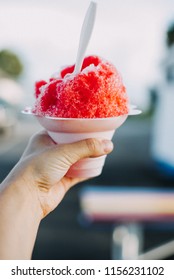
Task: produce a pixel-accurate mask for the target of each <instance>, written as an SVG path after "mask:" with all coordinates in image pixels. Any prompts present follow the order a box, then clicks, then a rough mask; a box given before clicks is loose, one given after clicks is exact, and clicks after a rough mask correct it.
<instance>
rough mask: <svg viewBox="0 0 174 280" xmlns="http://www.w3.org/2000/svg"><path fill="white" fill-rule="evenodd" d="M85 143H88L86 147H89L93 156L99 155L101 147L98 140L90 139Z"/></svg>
mask: <svg viewBox="0 0 174 280" xmlns="http://www.w3.org/2000/svg"><path fill="white" fill-rule="evenodd" d="M85 141H86V145H87V147H88V149H89V151H90V152H91V153H92V154H96V153H99V151H100V146H99V143H98V140H97V139H93V138H90V139H86V140H85Z"/></svg>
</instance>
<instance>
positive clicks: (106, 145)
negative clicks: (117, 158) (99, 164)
mask: <svg viewBox="0 0 174 280" xmlns="http://www.w3.org/2000/svg"><path fill="white" fill-rule="evenodd" d="M102 145H103V149H104V152H105V153H109V152H111V151H112V150H113V147H114V145H113V143H112V141H110V140H103V141H102Z"/></svg>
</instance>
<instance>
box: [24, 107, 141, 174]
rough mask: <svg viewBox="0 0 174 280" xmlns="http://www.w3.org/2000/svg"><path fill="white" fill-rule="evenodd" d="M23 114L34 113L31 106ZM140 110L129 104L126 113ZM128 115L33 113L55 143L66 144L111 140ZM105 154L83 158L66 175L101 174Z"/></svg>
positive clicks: (135, 113) (134, 112)
mask: <svg viewBox="0 0 174 280" xmlns="http://www.w3.org/2000/svg"><path fill="white" fill-rule="evenodd" d="M22 112H23V113H24V114H30V115H35V114H33V113H32V110H31V108H29V107H28V108H26V109H25V110H24V111H22ZM140 113H141V111H140V110H138V109H136V108H135V106H132V105H130V110H129V114H128V115H137V114H140ZM128 115H122V116H119V117H112V118H96V119H75V118H56V117H43V116H38V115H35V117H36V118H37V120H38V121H39V123H40V124H41V126H43V127H44V128H45V129H46V130H47V132H48V134H49V135H50V137H51V138H52V139H53V141H54V142H55V143H57V144H67V143H73V142H77V141H80V140H83V139H88V138H103V139H109V140H111V139H112V137H113V135H114V132H115V130H116V129H117V128H118V127H120V126H121V125H122V124H123V123H124V122H125V120H126V119H127V117H128ZM105 159H106V156H100V157H96V158H85V159H82V160H80V161H78V162H76V163H75V164H74V165H72V166H71V167H70V169H69V170H68V172H67V174H66V175H67V176H68V177H79V178H90V177H95V176H98V175H100V174H101V172H102V169H103V166H104V163H105Z"/></svg>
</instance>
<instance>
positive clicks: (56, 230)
mask: <svg viewBox="0 0 174 280" xmlns="http://www.w3.org/2000/svg"><path fill="white" fill-rule="evenodd" d="M97 2H98V10H97V18H96V23H95V27H94V31H93V34H92V38H91V40H90V43H89V47H88V49H87V55H88V54H97V55H99V56H102V57H104V58H106V59H108V60H109V61H111V62H113V64H114V65H115V66H116V67H117V69H118V70H119V71H120V72H121V73H122V77H123V81H124V84H125V85H126V88H127V92H128V95H129V98H130V101H131V103H132V104H136V105H137V106H138V107H139V108H140V109H141V110H142V111H143V113H142V114H141V115H139V116H136V117H135V116H134V117H129V118H128V120H127V121H126V123H125V124H124V125H123V126H122V127H121V128H120V129H119V130H118V131H117V132H116V134H115V135H114V138H113V142H114V144H115V149H114V151H113V153H112V154H111V155H109V156H108V158H107V160H106V164H105V167H104V170H103V173H102V175H101V176H99V177H96V178H94V179H91V180H89V181H88V182H87V183H85V184H79V185H78V186H76V187H75V188H73V189H72V190H71V191H69V193H68V194H67V195H66V197H65V199H64V201H63V202H62V203H61V205H60V206H59V207H58V208H57V209H56V210H55V211H54V212H53V213H51V214H50V215H49V216H48V217H47V218H46V219H45V220H44V221H43V222H42V224H41V226H40V231H39V234H38V238H37V241H36V245H35V249H34V253H33V258H34V259H111V258H114V256H113V253H112V251H113V232H114V230H115V226H116V227H117V226H120V225H122V224H125V220H124V221H121V220H119V221H118V220H117V219H116V218H115V219H114V220H112V221H110V222H108V221H107V222H106V221H105V220H103V221H95V222H92V221H89V220H88V219H87V218H86V217H85V215H82V214H83V213H82V212H83V209H82V208H81V203H80V200H81V196H80V193H81V190H82V189H83V188H84V187H85V186H86V185H87V186H89V187H90V186H95V188H99V189H100V191H101V192H102V188H103V189H104V190H105V189H106V187H107V186H108V187H111V188H112V189H113V191H114V190H117V188H119V187H127V188H129V190H130V191H131V190H132V188H133V189H135V188H136V189H137V190H139V189H142V188H143V189H145V190H146V191H147V192H149V191H150V190H151V189H153V190H154V189H155V190H156V191H158V192H159V191H160V192H165V190H169V191H170V192H171V193H172V191H174V125H173V123H174V110H173V107H174V5H173V0H153V1H150V0H116V1H113V0H98V1H97ZM88 5H89V1H87V0H84V1H80V0H71V1H70V0H64V1H61V0H57V1H53V0H49V1H48V0H42V1H41V0H35V1H33V0H30V1H29V0H26V1H22V0H13V1H12V0H6V1H4V0H0V180H1V181H2V180H3V179H4V178H5V176H6V175H7V174H8V173H9V171H10V170H11V169H12V167H13V166H14V165H15V164H16V162H17V161H18V159H19V158H20V156H21V154H22V152H23V150H24V149H25V147H26V145H27V142H28V139H29V138H30V136H31V135H32V134H33V133H34V132H36V131H38V130H39V129H40V126H39V124H38V123H37V122H36V120H35V119H34V118H33V117H31V116H26V115H22V114H21V110H22V109H23V108H24V107H26V106H32V105H33V103H34V94H33V93H34V83H35V81H37V80H40V79H46V80H47V79H48V78H49V76H50V74H51V73H54V72H56V71H57V70H59V68H60V67H61V66H62V65H68V64H73V63H74V62H75V59H76V53H77V47H78V41H79V35H80V30H81V25H82V22H83V18H84V15H85V12H86V10H87V8H88ZM123 204H124V200H123ZM125 207H126V205H125ZM128 211H129V209H128ZM173 217H174V211H173V212H172V211H171V213H170V221H169V220H167V221H165V220H164V219H162V218H161V220H160V221H159V219H158V221H155V222H154V221H153V223H152V221H151V222H149V221H148V220H145V219H144V218H142V220H140V221H138V222H137V221H136V220H134V221H133V222H134V223H136V224H138V225H140V224H141V228H143V248H142V250H143V251H148V250H150V249H151V248H154V247H156V246H160V245H162V244H164V243H166V242H168V241H172V240H173V236H174V221H172V219H173ZM123 222H124V223H123ZM129 222H131V223H132V220H131V221H129V219H128V218H126V224H129ZM117 257H118V256H117ZM164 258H168V259H173V258H174V249H173V252H171V251H170V252H169V254H166V256H164Z"/></svg>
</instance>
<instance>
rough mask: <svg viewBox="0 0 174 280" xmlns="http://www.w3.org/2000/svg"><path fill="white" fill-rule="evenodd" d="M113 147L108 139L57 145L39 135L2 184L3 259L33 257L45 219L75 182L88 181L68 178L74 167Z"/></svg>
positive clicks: (0, 250) (0, 239)
mask: <svg viewBox="0 0 174 280" xmlns="http://www.w3.org/2000/svg"><path fill="white" fill-rule="evenodd" d="M112 148H113V145H112V142H110V141H108V140H97V139H87V140H83V141H79V142H76V143H73V144H66V145H55V144H54V143H53V141H52V140H51V139H50V137H49V136H48V135H47V133H45V132H42V133H39V134H37V135H35V136H34V137H33V138H32V139H31V140H30V142H29V145H28V147H27V149H26V151H25V152H24V154H23V156H22V157H21V159H20V161H19V163H18V164H17V165H16V166H15V167H14V169H13V170H12V171H11V172H10V174H9V175H8V177H7V178H6V179H5V181H4V182H2V184H1V186H0V213H1V215H0V259H30V258H31V255H32V250H33V247H34V243H35V239H36V235H37V231H38V228H39V224H40V221H41V220H42V218H44V217H45V216H46V215H47V214H49V213H50V212H51V211H52V210H54V209H55V208H56V206H57V205H58V204H59V203H60V201H61V200H62V199H63V197H64V195H65V193H66V192H67V191H68V190H69V189H70V188H71V187H72V186H73V185H75V184H77V183H78V182H80V181H83V180H85V179H79V178H68V177H66V175H65V174H66V172H67V171H68V169H69V168H70V166H71V165H72V164H74V163H75V162H77V161H78V160H80V159H83V158H85V157H97V156H101V155H104V154H107V153H109V152H111V150H112Z"/></svg>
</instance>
